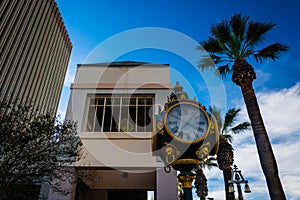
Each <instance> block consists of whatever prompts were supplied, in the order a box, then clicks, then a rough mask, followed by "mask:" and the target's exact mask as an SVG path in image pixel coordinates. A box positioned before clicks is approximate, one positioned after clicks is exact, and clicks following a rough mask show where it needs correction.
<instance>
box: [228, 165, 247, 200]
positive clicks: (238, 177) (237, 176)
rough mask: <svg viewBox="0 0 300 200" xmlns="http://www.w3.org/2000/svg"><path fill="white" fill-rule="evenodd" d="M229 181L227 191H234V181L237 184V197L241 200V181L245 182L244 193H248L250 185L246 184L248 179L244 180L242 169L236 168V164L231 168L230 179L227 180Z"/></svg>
mask: <svg viewBox="0 0 300 200" xmlns="http://www.w3.org/2000/svg"><path fill="white" fill-rule="evenodd" d="M228 183H229V192H234V183H235V184H236V185H237V189H238V199H239V200H243V192H242V188H241V183H244V184H245V190H244V192H245V193H250V192H251V190H250V187H249V185H248V180H245V179H244V177H243V175H242V171H241V170H238V167H237V166H236V165H234V166H233V170H231V180H229V181H228Z"/></svg>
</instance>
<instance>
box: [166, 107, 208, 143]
mask: <svg viewBox="0 0 300 200" xmlns="http://www.w3.org/2000/svg"><path fill="white" fill-rule="evenodd" d="M165 122H166V128H167V131H168V132H169V133H171V135H173V136H174V137H175V138H177V139H180V140H184V141H188V142H193V141H197V140H200V139H201V138H202V137H203V136H204V135H205V134H206V133H207V130H208V127H209V121H208V116H207V114H206V113H205V112H204V111H203V110H202V109H201V108H199V106H198V105H194V104H189V103H181V104H176V105H175V106H174V107H171V108H170V111H169V112H168V113H167V116H166V121H165Z"/></svg>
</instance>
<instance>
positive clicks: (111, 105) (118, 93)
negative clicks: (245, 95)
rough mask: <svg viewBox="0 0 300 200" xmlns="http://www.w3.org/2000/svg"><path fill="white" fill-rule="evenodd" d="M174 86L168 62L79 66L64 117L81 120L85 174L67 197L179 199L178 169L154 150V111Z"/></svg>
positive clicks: (105, 199)
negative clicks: (170, 167) (168, 165)
mask: <svg viewBox="0 0 300 200" xmlns="http://www.w3.org/2000/svg"><path fill="white" fill-rule="evenodd" d="M171 88H172V86H171V84H170V68H169V65H165V64H150V63H140V62H114V63H102V64H83V65H78V68H77V73H76V77H75V80H74V83H73V84H72V85H71V96H70V100H69V104H68V109H67V113H66V118H67V119H71V120H76V121H77V122H78V129H79V133H80V138H81V140H82V142H83V145H84V156H83V158H82V159H81V160H80V161H79V162H78V163H77V164H76V167H77V169H78V170H81V171H82V172H84V173H82V174H84V176H80V175H79V176H78V178H77V181H76V184H75V186H74V187H73V189H74V192H73V196H69V197H64V198H66V199H77V200H78V199H101V200H116V199H131V200H147V199H149V197H148V198H147V194H148V196H149V194H152V197H153V199H157V200H174V199H177V178H176V172H175V171H174V170H173V171H171V173H166V172H165V171H164V169H163V167H164V164H163V162H162V161H161V160H160V159H159V158H157V157H156V156H154V154H153V152H152V134H153V127H154V123H155V115H156V114H158V113H159V112H160V111H161V110H162V109H163V107H164V104H165V102H166V101H167V97H168V96H169V95H170V93H171ZM50 198H51V199H56V198H57V197H55V194H50ZM150 199H151V198H150Z"/></svg>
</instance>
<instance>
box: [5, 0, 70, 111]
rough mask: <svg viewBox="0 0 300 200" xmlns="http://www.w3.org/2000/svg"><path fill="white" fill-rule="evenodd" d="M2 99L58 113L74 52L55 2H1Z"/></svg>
mask: <svg viewBox="0 0 300 200" xmlns="http://www.w3.org/2000/svg"><path fill="white" fill-rule="evenodd" d="M0 19H1V20H0V52H1V53H0V85H1V88H0V100H1V101H8V102H13V101H18V102H19V103H27V102H28V103H31V104H33V105H34V107H35V108H38V109H39V110H40V113H46V112H53V113H56V110H57V107H58V103H59V98H60V95H61V91H62V87H63V82H64V78H65V75H66V70H67V66H68V62H69V58H70V54H71V50H72V44H71V41H70V38H69V35H68V33H67V31H66V28H65V26H64V23H63V21H62V18H61V15H60V12H59V10H58V7H57V4H56V2H55V1H54V0H43V1H40V0H26V1H20V0H1V1H0Z"/></svg>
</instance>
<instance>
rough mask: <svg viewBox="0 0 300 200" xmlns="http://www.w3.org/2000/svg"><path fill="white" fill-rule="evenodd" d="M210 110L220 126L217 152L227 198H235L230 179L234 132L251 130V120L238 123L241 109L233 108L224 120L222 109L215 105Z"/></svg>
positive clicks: (230, 199) (232, 199) (229, 199)
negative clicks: (229, 182) (230, 187)
mask: <svg viewBox="0 0 300 200" xmlns="http://www.w3.org/2000/svg"><path fill="white" fill-rule="evenodd" d="M209 111H210V113H211V114H212V115H214V117H215V118H216V121H217V124H218V127H219V131H220V133H219V150H218V153H217V162H218V167H219V169H220V170H222V171H223V177H224V185H225V194H226V200H234V193H230V192H229V185H228V180H230V179H231V167H232V165H233V162H234V153H233V147H232V145H231V143H232V140H233V139H232V134H231V133H234V134H239V133H242V132H244V131H246V130H249V129H250V127H251V125H250V123H249V122H242V123H238V124H236V121H237V118H238V115H239V112H240V111H241V109H236V108H231V109H229V110H228V111H227V112H226V114H225V118H224V120H222V117H221V111H220V110H219V109H217V108H216V107H215V106H213V107H209Z"/></svg>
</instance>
